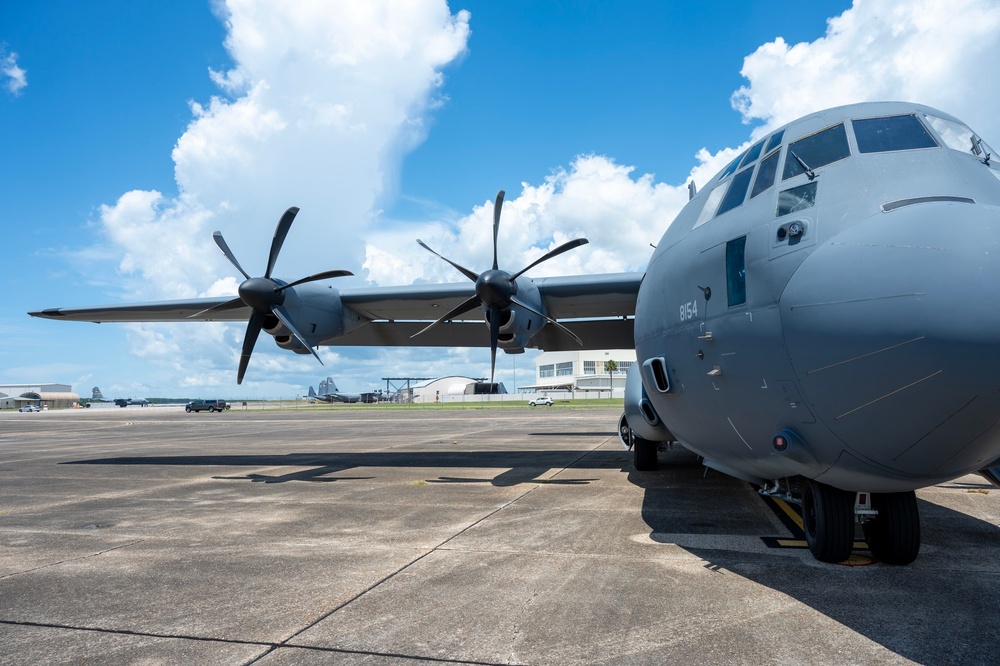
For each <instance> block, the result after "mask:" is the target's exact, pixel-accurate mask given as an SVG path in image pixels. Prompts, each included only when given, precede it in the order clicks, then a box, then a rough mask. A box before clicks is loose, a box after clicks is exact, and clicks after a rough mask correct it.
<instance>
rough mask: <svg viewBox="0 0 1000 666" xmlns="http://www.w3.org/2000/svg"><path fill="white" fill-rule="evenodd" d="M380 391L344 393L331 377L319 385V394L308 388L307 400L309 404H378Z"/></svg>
mask: <svg viewBox="0 0 1000 666" xmlns="http://www.w3.org/2000/svg"><path fill="white" fill-rule="evenodd" d="M381 395H382V392H381V391H370V392H368V393H344V392H342V391H340V390H339V389H338V388H337V383H336V382H334V381H333V378H332V377H327V378H326V379H324V380H323V381H321V382H320V383H319V393H317V392H316V391H314V390H313V387H311V386H310V387H309V395H308V396H307V398H306V399H307V400H308V401H309V402H315V401H316V400H319V401H321V402H346V403H355V402H365V403H371V402H378V401H379V400H380V399H381Z"/></svg>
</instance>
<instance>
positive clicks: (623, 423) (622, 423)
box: [618, 413, 632, 449]
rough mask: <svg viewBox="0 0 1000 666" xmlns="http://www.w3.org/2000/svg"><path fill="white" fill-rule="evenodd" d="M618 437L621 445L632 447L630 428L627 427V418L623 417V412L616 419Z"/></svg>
mask: <svg viewBox="0 0 1000 666" xmlns="http://www.w3.org/2000/svg"><path fill="white" fill-rule="evenodd" d="M618 439H619V440H621V443H622V446H624V447H625V448H629V449H630V448H632V428H630V427H629V425H628V419H627V418H625V414H624V413H622V415H621V418H619V419H618Z"/></svg>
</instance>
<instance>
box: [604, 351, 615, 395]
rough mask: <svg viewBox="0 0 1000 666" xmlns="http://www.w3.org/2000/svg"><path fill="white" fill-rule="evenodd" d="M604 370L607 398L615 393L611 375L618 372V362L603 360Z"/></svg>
mask: <svg viewBox="0 0 1000 666" xmlns="http://www.w3.org/2000/svg"><path fill="white" fill-rule="evenodd" d="M604 372H606V373H608V400H610V399H611V398H613V397H614V395H615V380H614V378H613V377H612V375H613V374H614V373H616V372H618V364H617V363H615V362H614V360H610V361H605V362H604Z"/></svg>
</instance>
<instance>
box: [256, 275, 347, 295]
mask: <svg viewBox="0 0 1000 666" xmlns="http://www.w3.org/2000/svg"><path fill="white" fill-rule="evenodd" d="M347 275H354V273H352V272H351V271H341V270H333V271H323V272H322V273H316V274H314V275H310V276H309V277H304V278H301V279H299V280H296V281H295V282H289V283H288V284H283V285H281V286H279V287H275V288H274V290H275V291H276V292H279V293H280V292H282V291H284V290H285V289H288V288H289V287H295V286H297V285H300V284H304V283H306V282H316V281H317V280H326V279H328V278H336V277H344V276H347Z"/></svg>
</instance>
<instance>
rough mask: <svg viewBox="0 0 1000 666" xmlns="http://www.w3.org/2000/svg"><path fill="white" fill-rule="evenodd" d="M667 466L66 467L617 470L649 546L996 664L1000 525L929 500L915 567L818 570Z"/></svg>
mask: <svg viewBox="0 0 1000 666" xmlns="http://www.w3.org/2000/svg"><path fill="white" fill-rule="evenodd" d="M660 460H661V469H660V471H658V472H643V473H637V472H636V471H635V470H634V469H633V467H632V463H631V454H628V453H626V452H625V451H622V450H605V449H601V450H594V451H589V452H583V451H580V450H548V451H523V450H522V451H489V450H487V451H454V452H451V451H448V452H399V451H388V452H386V451H381V452H371V453H321V454H316V453H293V454H287V455H179V456H122V457H115V458H101V459H92V460H79V461H67V462H64V463H63V464H72V465H153V466H156V465H162V466H170V465H195V466H204V467H237V468H238V467H253V468H256V469H261V468H276V467H279V468H280V467H295V468H297V469H296V470H295V471H293V472H289V473H288V474H276V475H267V474H262V473H260V472H254V473H251V474H246V475H233V476H216V477H213V478H215V479H220V480H244V481H251V482H260V483H285V482H289V481H305V482H317V481H318V482H333V481H340V482H346V481H351V480H360V479H370V478H374V477H371V476H351V477H335V476H329V475H333V474H336V473H338V472H343V471H346V470H349V469H357V468H364V469H365V470H366V471H367V470H371V469H372V468H382V467H386V468H389V467H396V468H400V467H404V468H405V467H410V468H428V469H462V470H463V471H464V472H467V471H468V470H470V469H485V470H489V469H496V470H498V472H499V473H498V474H496V475H495V476H493V477H492V478H489V477H484V478H469V477H459V476H439V477H437V478H436V479H428V480H427V481H428V483H489V484H492V485H493V486H497V487H505V486H513V485H517V484H522V483H525V484H526V483H540V482H547V483H573V484H576V483H590V482H592V481H594V480H595V479H573V480H564V481H560V480H559V479H558V478H555V479H551V480H548V481H543V480H542V479H540V476H541V475H543V474H545V473H546V472H548V471H549V470H553V469H563V468H572V469H576V470H580V469H584V470H586V469H594V470H597V469H603V470H607V469H617V470H620V471H621V472H622V473H626V474H628V480H629V481H630V482H631V483H633V484H635V485H636V486H638V487H640V488H643V489H644V491H645V492H644V497H643V504H642V517H643V520H644V521H645V522H646V524H647V525H648V526H649V528H650V530H651V532H650V539H651V541H652V542H654V543H656V542H659V543H668V542H669V543H677V545H678V546H680V547H681V548H683V549H684V550H686V551H688V552H691V553H693V554H695V555H697V556H698V557H700V558H701V559H703V560H704V561H705V562H706V563H707V564H706V567H708V568H710V569H713V570H725V571H728V572H731V573H733V574H736V575H739V576H742V577H744V578H746V579H748V580H751V581H754V582H756V583H758V584H760V585H764V586H766V587H769V588H771V589H773V590H776V591H779V592H782V593H784V594H785V595H788V596H789V597H790V598H793V599H796V600H797V601H799V602H801V603H803V604H806V605H808V606H809V607H811V608H813V609H815V610H816V611H818V612H820V613H822V614H824V615H826V616H827V617H829V618H831V619H833V620H835V621H837V622H839V623H841V624H842V625H844V626H846V627H848V628H850V629H851V630H853V631H855V632H857V633H858V634H860V635H862V636H864V637H866V638H868V639H870V640H872V641H874V642H876V643H878V644H880V645H882V646H884V647H885V648H886V649H888V650H891V651H892V652H894V653H896V654H898V655H900V656H902V657H905V658H906V659H910V660H913V661H915V662H918V663H945V662H946V663H995V661H994V659H995V657H996V652H995V646H996V645H997V640H998V639H1000V624H998V623H997V622H995V617H996V615H995V604H996V599H997V598H998V597H1000V576H997V570H998V568H1000V565H998V564H997V562H996V560H997V552H998V550H1000V549H998V547H997V543H998V539H1000V529H998V528H997V526H995V525H993V524H991V523H988V522H986V521H982V520H979V519H977V518H974V517H972V516H969V515H966V514H964V513H961V512H958V511H953V510H951V509H948V508H945V507H942V506H939V505H937V504H934V503H931V502H927V501H924V500H920V502H919V504H920V512H921V516H922V518H923V520H922V526H923V544H924V552H923V553H922V554H921V556H920V557H919V558H918V559H917V562H916V563H914V564H913V565H910V566H906V567H891V566H887V565H878V566H860V567H847V566H837V565H826V564H819V563H817V562H816V561H815V560H813V559H812V558H811V557H810V556H808V555H805V556H800V557H796V556H794V554H795V553H803V554H804V551H801V550H798V551H787V550H786V551H784V552H781V551H779V550H770V549H766V548H764V549H762V548H760V547H757V548H749V549H748V548H741V547H740V546H739V539H743V540H744V543H746V541H747V540H748V539H749V540H750V541H753V540H756V542H757V543H759V542H760V541H761V540H767V539H768V538H771V539H774V537H785V538H786V539H787V538H788V537H789V536H791V537H792V538H793V539H794V538H795V537H796V536H797V535H795V534H794V529H792V530H791V532H792V533H791V535H789V534H784V535H782V534H780V533H779V534H776V533H775V532H776V529H775V521H774V520H773V519H770V518H769V517H768V515H767V512H768V511H769V509H767V508H765V507H764V506H762V504H768V505H769V504H770V503H769V501H767V500H764V498H760V497H758V496H756V493H755V492H754V491H753V489H752V488H750V486H749V485H748V484H746V483H745V482H742V481H739V480H737V479H733V478H731V477H727V476H725V475H722V474H718V473H716V472H710V473H708V474H707V475H706V474H705V472H704V469H705V468H704V467H702V466H701V464H700V462H699V461H698V459H697V458H696V457H694V456H693V455H691V454H690V453H688V452H686V451H683V450H675V451H672V452H668V453H661V457H660ZM301 468H308V469H304V470H303V469H301ZM966 486H968V488H966ZM973 486H975V487H973ZM951 487H953V488H956V489H960V490H965V491H966V492H970V493H976V492H982V489H985V488H987V487H988V486H987V485H986V484H985V482H984V484H983V485H982V486H979V485H977V484H968V483H962V484H953V485H952V486H951ZM772 508H773V507H772ZM785 524H786V525H787V522H786V523H785ZM780 531H781V530H777V532H780ZM678 537H680V538H678ZM733 543H735V544H736V545H735V546H732V545H731V544H733ZM790 555H792V556H790ZM956 562H958V563H957V564H956ZM766 621H780V618H779V619H777V620H776V619H775V618H773V617H772V618H771V619H769V620H766ZM789 631H793V632H799V633H801V634H802V639H803V640H809V635H810V632H811V631H812V629H811V628H810V627H797V626H790V627H789Z"/></svg>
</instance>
